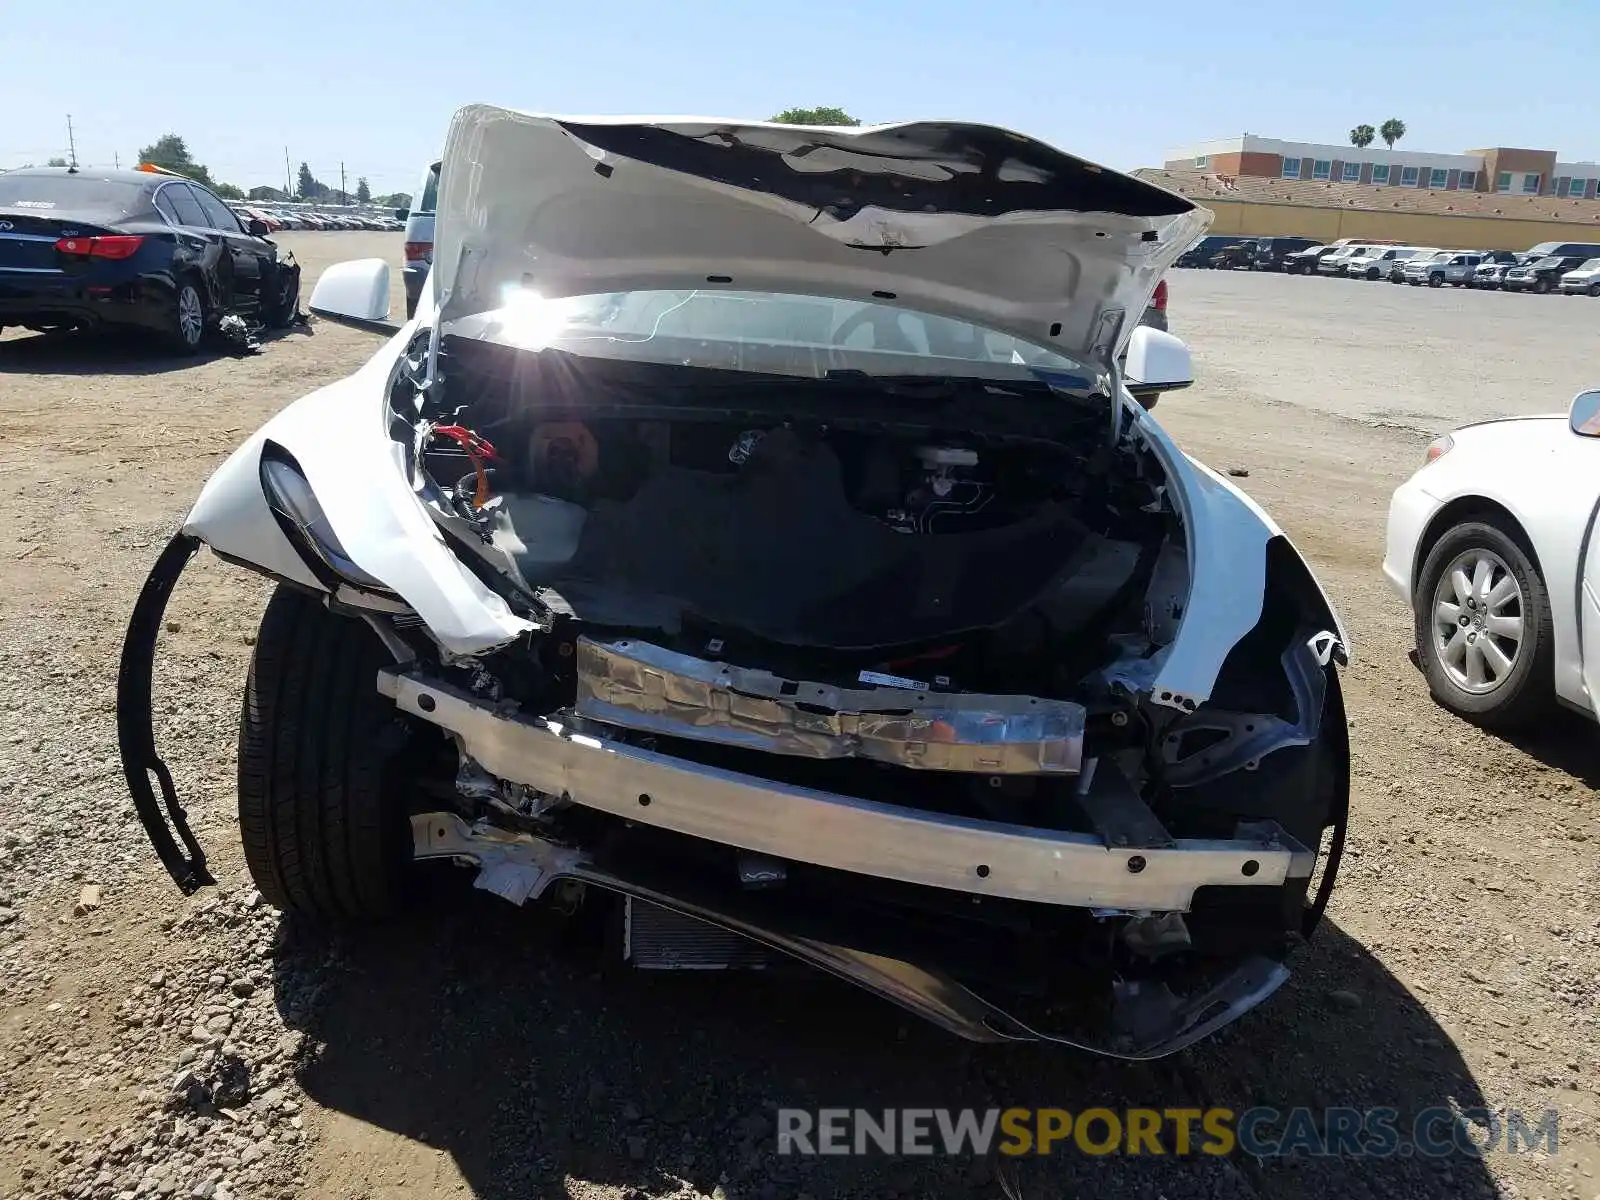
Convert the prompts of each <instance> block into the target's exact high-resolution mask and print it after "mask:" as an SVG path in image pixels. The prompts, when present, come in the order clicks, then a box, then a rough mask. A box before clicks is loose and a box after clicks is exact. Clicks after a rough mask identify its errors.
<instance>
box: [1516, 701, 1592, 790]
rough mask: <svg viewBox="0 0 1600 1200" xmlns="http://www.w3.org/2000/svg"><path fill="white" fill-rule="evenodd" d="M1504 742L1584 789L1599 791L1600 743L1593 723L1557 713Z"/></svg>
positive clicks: (1562, 711) (1575, 715) (1581, 717)
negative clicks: (1580, 781) (1577, 782)
mask: <svg viewBox="0 0 1600 1200" xmlns="http://www.w3.org/2000/svg"><path fill="white" fill-rule="evenodd" d="M1505 740H1506V741H1508V742H1509V743H1511V745H1513V746H1515V747H1516V748H1517V749H1518V750H1521V751H1522V752H1523V753H1524V754H1527V755H1530V756H1532V757H1533V758H1536V759H1538V760H1539V761H1540V762H1542V763H1543V764H1544V765H1545V766H1547V767H1552V768H1554V769H1555V770H1557V771H1564V772H1565V773H1566V774H1568V775H1571V776H1572V777H1573V778H1574V779H1579V780H1582V781H1583V784H1584V786H1585V787H1591V788H1600V740H1597V739H1596V738H1595V736H1594V722H1593V721H1592V720H1590V719H1589V718H1587V717H1585V716H1583V715H1582V714H1580V713H1575V712H1567V711H1566V710H1564V709H1563V710H1561V711H1559V712H1556V713H1555V714H1554V715H1552V716H1551V717H1550V719H1549V720H1548V721H1546V722H1544V723H1543V724H1541V725H1539V726H1538V727H1537V728H1536V729H1531V730H1528V731H1526V732H1523V733H1517V734H1515V735H1507V736H1506V739H1505Z"/></svg>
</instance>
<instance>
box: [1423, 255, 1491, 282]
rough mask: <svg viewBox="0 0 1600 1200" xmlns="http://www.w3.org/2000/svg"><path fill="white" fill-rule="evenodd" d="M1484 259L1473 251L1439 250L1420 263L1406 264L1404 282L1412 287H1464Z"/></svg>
mask: <svg viewBox="0 0 1600 1200" xmlns="http://www.w3.org/2000/svg"><path fill="white" fill-rule="evenodd" d="M1484 257H1485V256H1484V255H1483V254H1480V253H1477V252H1475V251H1462V250H1441V251H1440V252H1439V253H1438V254H1435V255H1433V256H1432V257H1430V258H1428V259H1426V260H1424V261H1422V262H1415V263H1408V264H1407V265H1406V271H1405V274H1406V282H1407V283H1409V284H1410V285H1411V286H1412V287H1421V286H1422V285H1423V284H1427V285H1428V286H1429V287H1443V286H1444V285H1445V284H1447V283H1448V284H1451V285H1452V286H1454V287H1466V286H1467V284H1468V283H1470V282H1471V281H1472V276H1473V272H1474V271H1476V270H1477V269H1478V264H1479V263H1481V262H1482V261H1483V260H1484Z"/></svg>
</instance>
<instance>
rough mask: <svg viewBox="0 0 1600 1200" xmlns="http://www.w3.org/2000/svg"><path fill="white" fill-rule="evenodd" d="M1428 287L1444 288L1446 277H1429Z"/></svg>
mask: <svg viewBox="0 0 1600 1200" xmlns="http://www.w3.org/2000/svg"><path fill="white" fill-rule="evenodd" d="M1428 286H1429V287H1443V286H1444V276H1443V275H1429V276H1428Z"/></svg>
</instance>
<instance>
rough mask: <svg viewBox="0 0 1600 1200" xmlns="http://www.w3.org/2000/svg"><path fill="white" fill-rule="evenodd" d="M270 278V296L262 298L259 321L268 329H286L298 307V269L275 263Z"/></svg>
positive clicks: (292, 321) (292, 320)
mask: <svg viewBox="0 0 1600 1200" xmlns="http://www.w3.org/2000/svg"><path fill="white" fill-rule="evenodd" d="M270 278H271V279H272V286H271V295H269V296H265V297H263V300H264V301H265V303H264V304H263V306H262V311H261V319H262V321H263V322H264V323H265V324H266V326H267V328H268V329H287V328H289V326H290V325H293V324H294V316H295V311H296V309H298V308H299V307H300V268H299V267H286V266H285V265H284V264H283V263H275V264H274V265H273V269H272V271H271V275H270Z"/></svg>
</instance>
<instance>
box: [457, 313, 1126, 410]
mask: <svg viewBox="0 0 1600 1200" xmlns="http://www.w3.org/2000/svg"><path fill="white" fill-rule="evenodd" d="M445 332H448V333H451V334H453V335H457V336H466V337H472V338H479V339H482V340H485V341H492V342H497V343H500V344H502V345H508V346H514V347H517V348H519V349H525V350H544V349H559V350H562V351H565V352H567V353H571V354H578V355H583V356H586V357H596V358H621V359H628V360H632V361H636V362H656V363H671V364H675V365H679V366H699V367H708V368H715V369H722V370H738V371H760V372H766V373H769V374H777V375H790V376H798V377H802V378H812V379H822V378H826V377H828V376H829V374H830V373H837V372H851V373H859V374H865V375H878V376H897V375H942V376H958V377H962V378H984V379H1013V380H1015V379H1026V378H1031V377H1033V373H1034V372H1038V373H1040V374H1043V375H1045V376H1047V377H1050V379H1051V382H1054V383H1058V384H1060V385H1061V386H1064V387H1075V388H1087V387H1091V386H1094V385H1095V384H1096V381H1097V375H1098V372H1097V371H1095V370H1094V369H1093V368H1091V367H1088V366H1085V365H1084V364H1082V363H1079V362H1077V361H1075V360H1073V359H1070V358H1067V357H1065V356H1064V355H1061V354H1059V353H1057V352H1055V351H1053V350H1049V349H1046V348H1045V347H1043V346H1039V345H1035V344H1033V343H1030V342H1026V341H1023V340H1021V339H1018V338H1015V337H1012V336H1010V335H1009V334H1004V333H1000V332H997V331H995V330H992V329H985V328H982V327H979V326H976V325H971V324H968V323H967V322H965V321H957V320H952V319H951V318H948V317H941V316H935V315H933V314H931V313H922V312H915V311H912V310H910V309H906V308H899V307H896V306H894V305H889V304H869V303H864V302H862V301H859V300H843V299H834V298H830V297H826V296H802V295H789V294H784V293H776V292H735V291H703V290H699V289H695V290H687V291H636V292H608V293H602V294H597V295H587V296H576V297H572V298H570V299H561V300H542V299H540V298H538V297H537V296H534V295H531V294H520V295H514V296H512V297H511V298H510V302H509V303H507V304H506V305H505V306H503V307H501V308H499V309H495V310H492V311H490V312H487V313H483V314H477V315H473V316H469V317H462V318H459V319H457V320H456V321H454V322H452V323H451V324H450V326H449V327H448V328H447V329H446V330H445Z"/></svg>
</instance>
